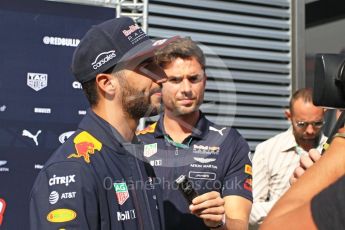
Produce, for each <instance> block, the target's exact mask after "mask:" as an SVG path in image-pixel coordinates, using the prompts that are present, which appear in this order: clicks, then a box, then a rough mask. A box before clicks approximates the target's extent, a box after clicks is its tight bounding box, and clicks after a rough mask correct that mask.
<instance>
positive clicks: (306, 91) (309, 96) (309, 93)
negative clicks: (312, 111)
mask: <svg viewBox="0 0 345 230" xmlns="http://www.w3.org/2000/svg"><path fill="white" fill-rule="evenodd" d="M300 98H302V99H303V101H304V103H313V90H312V89H311V88H302V89H299V90H297V91H296V92H294V93H293V94H292V96H291V99H290V105H289V106H290V111H291V112H292V111H293V104H294V103H295V101H297V100H298V99H300Z"/></svg>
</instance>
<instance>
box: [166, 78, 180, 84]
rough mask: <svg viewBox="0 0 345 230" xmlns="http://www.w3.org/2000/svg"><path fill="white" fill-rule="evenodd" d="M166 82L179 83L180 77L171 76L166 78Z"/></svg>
mask: <svg viewBox="0 0 345 230" xmlns="http://www.w3.org/2000/svg"><path fill="white" fill-rule="evenodd" d="M168 82H171V83H174V84H176V83H180V82H181V79H180V78H175V77H172V78H169V79H168Z"/></svg>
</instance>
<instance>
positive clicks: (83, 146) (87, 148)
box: [67, 131, 102, 163]
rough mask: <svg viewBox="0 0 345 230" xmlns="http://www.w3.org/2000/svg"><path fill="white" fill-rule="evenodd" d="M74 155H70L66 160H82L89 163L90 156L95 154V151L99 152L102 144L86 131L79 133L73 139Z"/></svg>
mask: <svg viewBox="0 0 345 230" xmlns="http://www.w3.org/2000/svg"><path fill="white" fill-rule="evenodd" d="M73 142H74V146H75V149H76V153H72V154H70V155H69V156H68V157H67V158H81V157H82V158H84V161H85V162H86V163H90V155H93V154H95V150H97V151H101V149H102V143H101V142H100V141H99V140H97V139H96V138H95V137H93V136H92V135H91V134H89V133H88V132H86V131H83V132H81V133H79V134H78V135H77V136H76V137H75V138H74V139H73Z"/></svg>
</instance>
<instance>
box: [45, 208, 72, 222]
mask: <svg viewBox="0 0 345 230" xmlns="http://www.w3.org/2000/svg"><path fill="white" fill-rule="evenodd" d="M76 217H77V213H76V212H75V211H74V210H71V209H66V208H60V209H54V210H52V211H51V212H49V213H48V215H47V220H48V221H49V222H52V223H63V222H68V221H72V220H74V219H75V218H76Z"/></svg>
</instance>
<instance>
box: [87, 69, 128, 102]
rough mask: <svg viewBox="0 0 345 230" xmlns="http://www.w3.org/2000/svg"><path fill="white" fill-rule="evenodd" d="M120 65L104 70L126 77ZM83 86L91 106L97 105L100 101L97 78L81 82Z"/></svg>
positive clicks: (107, 72)
mask: <svg viewBox="0 0 345 230" xmlns="http://www.w3.org/2000/svg"><path fill="white" fill-rule="evenodd" d="M121 67H122V66H120V65H115V66H112V67H110V68H109V69H107V70H106V71H104V73H105V74H111V75H113V76H115V77H117V78H124V77H125V74H124V73H123V69H122V68H121ZM81 86H82V87H83V91H84V94H85V96H86V98H87V100H88V101H89V103H90V106H91V107H92V106H95V105H96V104H97V103H98V101H99V95H98V91H97V84H96V78H94V79H92V80H90V81H87V82H84V83H81Z"/></svg>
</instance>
